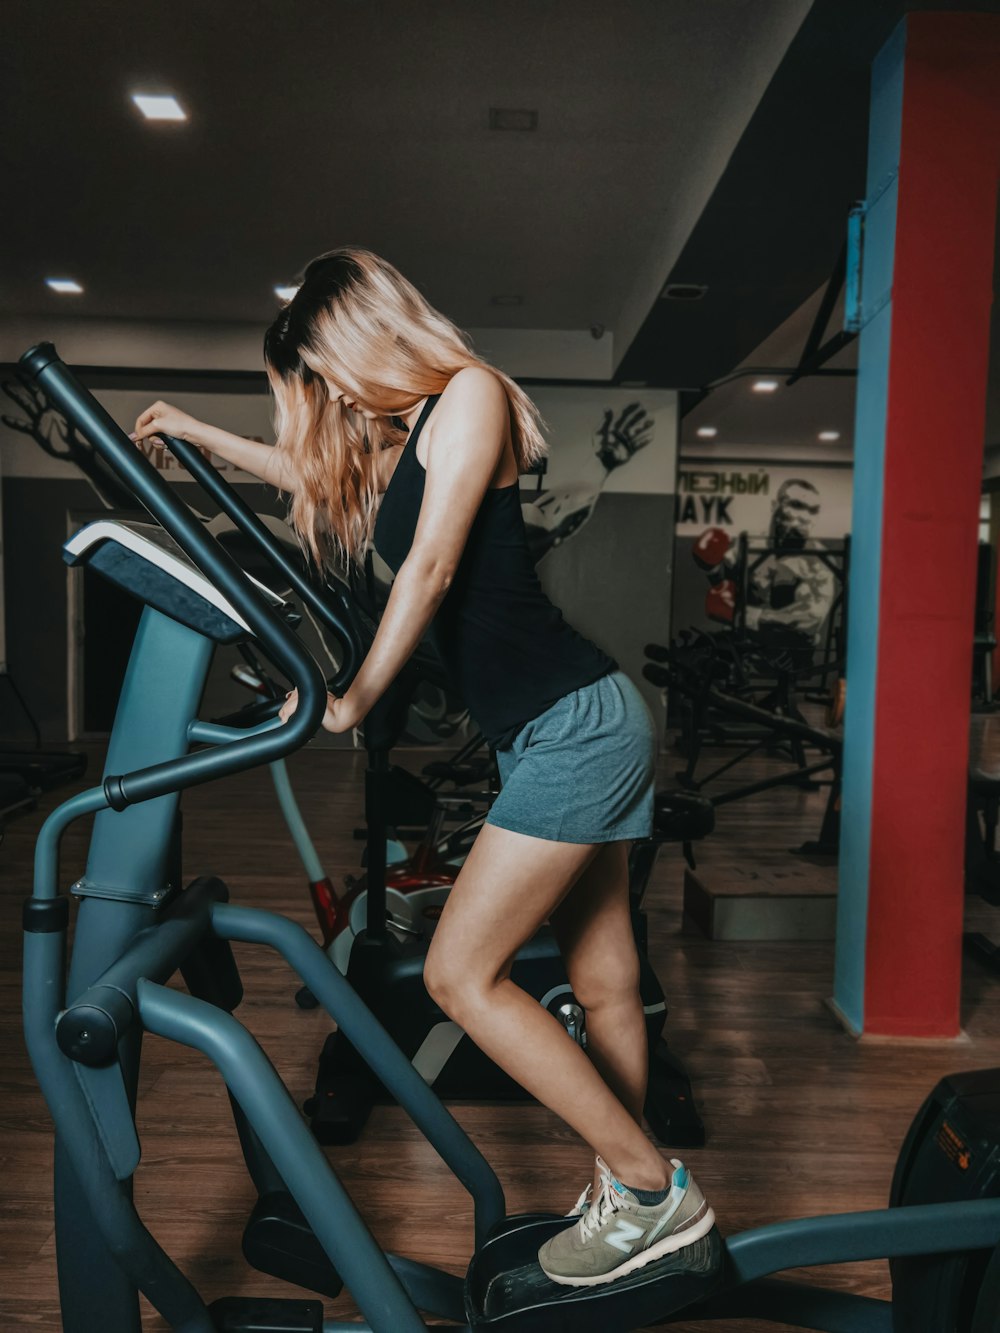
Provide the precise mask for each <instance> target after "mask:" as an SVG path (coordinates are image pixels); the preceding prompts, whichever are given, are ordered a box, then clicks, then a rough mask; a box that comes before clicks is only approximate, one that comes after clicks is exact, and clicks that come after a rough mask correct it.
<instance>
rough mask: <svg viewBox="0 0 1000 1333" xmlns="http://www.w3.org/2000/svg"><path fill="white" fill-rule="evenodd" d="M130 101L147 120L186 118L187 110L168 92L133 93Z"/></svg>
mask: <svg viewBox="0 0 1000 1333" xmlns="http://www.w3.org/2000/svg"><path fill="white" fill-rule="evenodd" d="M132 101H133V102H134V103H135V104H136V106H137V107H138V108H139V110H140V111H141V112H142V114H143V115H144V116H145V117H146V119H147V120H187V112H186V111H185V110H184V108H183V107H182V106H181V104H180V102H178V100H177V98H176V97H172V96H171V95H170V94H169V93H133V94H132Z"/></svg>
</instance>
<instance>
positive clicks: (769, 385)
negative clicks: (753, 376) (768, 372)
mask: <svg viewBox="0 0 1000 1333" xmlns="http://www.w3.org/2000/svg"><path fill="white" fill-rule="evenodd" d="M777 387H778V381H777V380H754V382H753V391H754V393H774V391H775V389H776V388H777Z"/></svg>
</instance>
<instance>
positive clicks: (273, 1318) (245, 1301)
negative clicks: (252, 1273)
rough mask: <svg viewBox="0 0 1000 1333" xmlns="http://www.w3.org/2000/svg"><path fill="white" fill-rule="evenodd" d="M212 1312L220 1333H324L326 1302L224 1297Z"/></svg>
mask: <svg viewBox="0 0 1000 1333" xmlns="http://www.w3.org/2000/svg"><path fill="white" fill-rule="evenodd" d="M208 1312H209V1314H210V1315H211V1316H212V1321H213V1323H214V1324H215V1327H216V1329H218V1333H323V1302H322V1301H282V1300H273V1299H270V1298H268V1297H263V1296H258V1297H242V1296H224V1297H223V1298H222V1299H221V1300H218V1301H213V1302H212V1304H211V1305H210V1306H209V1307H208Z"/></svg>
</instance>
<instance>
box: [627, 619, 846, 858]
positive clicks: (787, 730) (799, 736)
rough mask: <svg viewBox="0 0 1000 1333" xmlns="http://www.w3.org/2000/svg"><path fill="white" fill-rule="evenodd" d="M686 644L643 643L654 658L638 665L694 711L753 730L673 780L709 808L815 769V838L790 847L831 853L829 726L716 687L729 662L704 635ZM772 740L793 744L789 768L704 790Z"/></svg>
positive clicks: (833, 817)
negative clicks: (704, 771) (726, 752)
mask: <svg viewBox="0 0 1000 1333" xmlns="http://www.w3.org/2000/svg"><path fill="white" fill-rule="evenodd" d="M691 647H692V645H687V644H686V645H680V646H673V647H671V648H665V647H660V646H659V645H657V644H648V645H647V647H646V653H647V656H649V657H651V658H653V659H654V660H652V661H649V662H647V663H646V665H645V666H644V667H643V675H644V676H645V677H646V679H647V680H649V681H650V682H652V684H654V685H658V686H659V687H660V688H661V689H670V690H674V691H676V692H677V693H679V694H681V695H683V696H684V697H685V699H687V700H689V701H690V703H691V707H692V709H693V711H694V713H695V714H696V715H704V714H705V713H707V712H708V710H710V709H711V710H715V711H716V712H717V713H720V714H723V715H725V716H727V717H732V718H735V719H738V720H739V721H741V722H745V723H749V724H750V725H751V726H753V727H754V728H756V729H757V733H758V736H757V738H756V739H753V740H751V741H749V743H748V744H747V746H746V748H745V749H743V750H741V751H740V752H739V753H738V754H737V755H736V756H735V757H734V758H732V759H730V760H729V761H727V762H726V763H724V764H722V765H721V766H720V767H719V768H717V769H715V770H714V771H713V772H712V773H710V774H708V775H707V776H705V777H703V778H701V779H700V780H697V781H696V780H695V779H694V778H693V777H692V776H691V770H690V765H689V768H688V770H686V771H685V772H684V773H681V774H678V779H679V781H680V782H681V783H682V785H683V786H684V787H685V788H693V789H694V790H695V791H697V792H698V793H699V794H701V795H702V796H705V797H707V798H708V799H709V800H710V801H711V803H712V805H713V806H714V807H715V808H718V807H720V806H723V805H729V804H731V803H732V802H733V801H740V800H743V799H744V798H745V797H747V796H756V795H758V794H759V793H760V792H765V791H771V790H773V789H774V788H775V787H787V786H801V785H802V784H803V783H804V782H809V783H816V782H817V780H818V779H819V778H820V775H821V774H829V777H827V778H825V779H822V784H821V785H827V786H828V788H829V790H828V793H827V800H826V805H825V807H824V811H823V819H822V824H821V827H820V832H819V837H818V838H816V839H810V840H808V841H806V842H804V843H803V844H802V845H801V846H800V847H797V848H795V852H796V854H797V855H800V856H816V857H824V858H827V857H836V856H837V855H838V851H839V844H840V792H841V771H842V761H843V739H842V737H841V736H840V735H839V734H838V733H836V732H833V731H828V730H824V729H821V728H819V727H815V726H812V725H810V724H809V723H808V722H806V721H805V720H804V719H802V718H801V716H786V715H785V714H783V713H780V712H774V711H771V710H769V709H765V708H762V707H760V706H759V705H758V704H756V703H752V702H750V701H748V700H747V699H745V698H741V697H739V696H738V695H735V694H731V693H729V692H728V691H727V690H724V689H722V688H720V686H719V682H720V680H721V681H728V680H729V678H730V673H729V665H728V662H727V660H726V658H725V656H724V655H722V654H720V653H719V651H718V649H717V646H716V645H715V644H714V643H713V642H712V640H711V639H710V638H709V636H702V641H700V642H699V643H697V644H696V645H694V647H695V648H696V651H694V652H692V651H690V649H691ZM775 740H779V741H788V742H790V743H791V744H792V745H793V746H795V747H797V751H796V753H797V757H796V758H795V759H794V760H793V764H792V766H791V767H790V768H786V769H783V770H782V771H781V772H780V773H773V774H771V775H770V776H768V777H766V778H760V779H758V780H757V781H755V782H748V783H744V784H743V785H742V786H739V787H729V788H726V789H724V790H722V791H719V792H707V791H706V790H705V788H706V787H707V786H708V784H709V783H711V782H712V781H714V780H715V779H716V778H718V777H720V776H721V775H722V774H723V773H725V772H728V771H729V770H730V769H732V768H733V767H734V766H735V765H736V764H738V763H740V762H742V761H743V760H745V759H747V758H748V757H749V756H750V755H751V754H754V753H756V752H757V751H758V750H760V749H762V748H763V747H764V746H765V745H767V744H769V743H772V744H773V742H774V741H775ZM805 746H809V747H811V748H813V749H815V750H817V751H819V758H817V759H812V758H809V757H807V756H806V754H805V749H804V747H805Z"/></svg>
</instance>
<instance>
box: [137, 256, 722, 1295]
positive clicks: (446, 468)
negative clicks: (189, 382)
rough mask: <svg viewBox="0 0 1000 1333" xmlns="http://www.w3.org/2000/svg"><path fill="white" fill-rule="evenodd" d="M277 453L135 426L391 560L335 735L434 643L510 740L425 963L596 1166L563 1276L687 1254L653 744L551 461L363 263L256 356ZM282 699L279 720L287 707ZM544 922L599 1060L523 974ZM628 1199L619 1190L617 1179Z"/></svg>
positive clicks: (444, 330)
mask: <svg viewBox="0 0 1000 1333" xmlns="http://www.w3.org/2000/svg"><path fill="white" fill-rule="evenodd" d="M264 355H265V360H266V364H267V371H268V377H269V379H270V382H271V387H272V389H273V391H274V396H275V400H276V404H277V412H276V426H277V437H278V438H277V446H276V447H275V448H273V449H272V448H271V447H269V446H267V445H261V444H255V443H253V442H251V441H247V440H244V439H240V438H239V437H237V436H233V435H230V434H228V433H227V432H225V431H222V430H219V429H217V428H215V427H213V426H208V425H205V424H204V423H202V422H198V421H194V420H193V419H191V418H190V417H188V416H186V415H184V414H183V413H181V412H179V411H177V410H176V409H175V408H172V407H170V406H169V405H167V404H165V403H156V404H154V406H153V407H151V408H149V409H148V411H146V412H144V413H143V414H142V416H141V417H140V418H139V419H138V421H137V422H136V428H135V434H136V438H137V439H148V438H150V437H152V436H155V435H156V433H157V432H163V433H165V434H169V435H177V436H181V437H182V438H185V439H188V440H191V441H192V442H193V443H195V444H197V445H200V446H202V447H204V448H206V449H209V450H211V451H212V452H213V453H215V454H218V455H219V456H220V457H221V458H223V459H225V460H227V461H228V462H230V463H232V464H233V465H234V466H236V467H239V468H242V469H244V470H245V471H248V472H251V473H253V474H255V475H256V476H258V477H261V478H262V479H263V480H265V481H268V482H271V483H272V484H274V485H275V486H278V487H280V488H281V489H282V490H285V491H288V492H290V494H291V496H292V503H291V517H292V521H293V523H294V526H295V528H296V530H297V531H298V533H299V536H300V539H301V540H302V541H303V543H304V544H305V546H306V547H307V549H308V550H309V552H310V553H311V555H312V556H313V558H314V559H315V560H317V561H318V562H322V561H324V560H326V559H328V558H329V557H330V556H331V555H335V554H339V555H342V556H347V557H348V558H358V557H360V556H361V555H362V554H363V552H364V551H365V549H366V547H367V546H368V544H369V543H371V542H374V545H375V547H376V549H377V550H378V552H379V554H380V555H381V556H382V557H383V558H384V559H385V561H386V562H387V563H388V564H389V566H390V567H391V568H392V569H393V571H394V573H395V576H396V577H395V581H394V583H393V585H392V591H391V594H390V596H389V600H388V604H387V605H386V608H385V612H384V614H383V616H382V620H381V623H380V625H379V628H378V633H377V635H376V636H375V639H374V642H373V643H372V646H371V648H370V650H369V652H368V655H367V657H366V658H365V661H364V663H363V665H362V667H361V669H360V671H359V672H358V674H357V677H356V678H355V680H354V682H353V683H352V684H351V686H350V688H349V689H348V691H347V692H346V694H345V695H344V696H343V698H339V699H338V698H334V697H333V696H331V697H330V699H329V702H328V707H327V713H326V718H325V721H324V726H325V727H326V728H327V729H328V730H329V731H334V732H344V731H349V730H350V729H351V728H352V727H355V726H357V725H358V724H359V723H360V722H361V721H362V720H363V719H364V717H365V715H366V714H367V712H368V711H369V709H370V708H371V707H372V705H373V704H374V703H375V701H376V700H377V699H378V698H379V697H380V696H381V694H382V693H383V692H384V691H385V690H386V689H387V688H388V686H389V685H390V683H391V682H392V680H393V678H394V677H395V676H396V674H397V673H398V672H399V671H400V669H401V668H402V666H403V665H404V663H405V662H406V661H407V659H408V658H409V656H410V654H411V653H412V652H413V651H414V649H415V648H416V646H417V644H418V643H419V642H420V639H421V637H422V636H423V635H424V633H425V631H427V630H428V629H429V628H430V629H431V631H432V633H433V636H434V638H435V641H436V643H437V646H438V649H439V651H440V653H441V655H442V657H443V659H444V662H445V664H446V666H447V668H448V670H449V673H450V675H451V676H452V677H453V680H454V684H455V687H456V689H457V690H458V692H459V694H460V696H461V697H462V698H463V699H464V700H465V702H466V704H467V705H468V707H469V710H470V712H471V713H472V716H473V718H474V719H475V721H476V722H477V724H478V725H479V726H480V727H481V729H482V731H483V733H484V735H485V736H486V737H487V739H488V740H489V741H490V742H491V743H492V744H493V745H494V747H495V748H496V753H497V762H498V765H499V768H500V775H501V779H502V784H503V785H502V790H501V792H500V795H499V797H498V798H497V800H496V802H495V804H494V805H493V807H492V810H491V812H490V814H489V816H488V818H487V821H486V824H485V825H484V827H483V829H482V831H481V833H480V834H479V836H478V838H477V839H476V842H475V844H474V846H473V848H472V851H471V852H470V854H469V857H468V859H467V861H466V862H465V865H464V866H463V868H462V871H461V873H460V874H459V876H458V879H457V881H456V883H455V886H454V888H453V889H452V892H451V894H450V895H449V897H448V901H447V905H446V906H445V908H444V911H443V913H442V915H441V919H440V922H439V924H438V927H437V929H436V931H435V934H434V939H433V942H432V944H431V947H430V950H429V952H428V954H427V960H426V966H425V969H424V979H425V982H426V985H427V989H428V991H429V992H430V994H431V995H432V996H433V998H434V1000H435V1001H436V1002H437V1003H438V1005H440V1007H441V1008H442V1009H443V1010H444V1012H445V1013H446V1014H448V1015H449V1016H450V1017H451V1018H452V1019H454V1021H455V1022H456V1023H458V1024H459V1025H460V1026H461V1027H462V1028H463V1029H464V1030H465V1031H466V1032H467V1033H468V1034H469V1036H470V1037H471V1038H472V1039H473V1041H475V1042H476V1043H477V1045H479V1046H480V1047H481V1048H482V1050H483V1051H485V1053H486V1054H487V1055H488V1056H489V1057H490V1058H491V1059H492V1060H494V1061H495V1062H496V1063H497V1064H498V1065H500V1066H501V1067H502V1068H503V1069H504V1070H506V1071H507V1073H508V1074H510V1075H511V1076H512V1077H513V1078H514V1079H516V1080H517V1082H518V1083H520V1084H521V1085H522V1087H524V1088H525V1089H526V1090H527V1091H528V1092H529V1093H531V1094H532V1095H533V1096H535V1097H537V1098H538V1100H539V1101H541V1102H543V1103H544V1104H545V1105H546V1106H548V1107H550V1108H551V1109H552V1110H553V1111H555V1112H556V1114H557V1115H560V1116H561V1117H562V1118H563V1120H565V1121H566V1122H567V1123H568V1124H569V1125H570V1126H571V1127H572V1128H573V1129H575V1130H576V1131H577V1132H578V1133H579V1134H580V1135H581V1136H582V1137H583V1138H584V1139H585V1140H586V1141H587V1142H588V1143H589V1144H590V1145H591V1146H592V1147H593V1149H594V1150H595V1153H596V1167H595V1175H594V1180H593V1183H592V1185H591V1186H588V1187H587V1189H586V1190H585V1191H584V1193H583V1194H582V1195H581V1197H580V1201H579V1202H578V1204H577V1206H576V1208H575V1209H574V1212H573V1214H572V1215H571V1216H573V1217H574V1218H578V1220H575V1221H574V1223H573V1224H572V1225H571V1226H569V1227H568V1228H567V1229H566V1230H565V1231H563V1232H561V1233H559V1234H558V1235H557V1236H555V1237H554V1238H553V1239H551V1240H549V1241H548V1242H546V1244H545V1245H544V1246H543V1247H542V1249H541V1251H540V1253H539V1261H540V1263H541V1266H542V1268H543V1270H544V1271H545V1273H546V1274H547V1275H548V1276H549V1277H550V1278H551V1279H552V1280H553V1281H555V1282H558V1283H563V1284H566V1285H573V1286H589V1285H593V1284H598V1283H604V1282H610V1281H613V1280H615V1279H616V1278H618V1277H621V1276H623V1275H624V1274H625V1273H628V1272H631V1271H632V1270H633V1269H635V1268H638V1267H640V1266H642V1265H644V1264H646V1263H648V1262H650V1261H651V1260H653V1259H655V1258H658V1257H660V1256H661V1255H663V1254H666V1253H669V1252H672V1251H675V1250H678V1249H681V1248H682V1247H683V1246H685V1245H687V1244H690V1243H692V1242H693V1241H695V1240H697V1239H698V1238H699V1237H700V1236H703V1235H704V1234H705V1233H706V1232H707V1231H708V1230H709V1229H710V1228H711V1226H712V1224H713V1221H714V1218H713V1214H712V1210H711V1209H710V1208H709V1206H708V1204H707V1203H706V1201H705V1199H704V1197H703V1195H702V1193H701V1191H700V1190H699V1189H698V1187H697V1185H696V1184H695V1183H694V1181H693V1180H692V1178H691V1176H690V1174H689V1173H688V1172H687V1170H686V1169H685V1168H684V1167H683V1165H682V1164H681V1163H680V1162H677V1161H672V1162H671V1163H670V1165H669V1166H668V1164H667V1163H665V1162H664V1160H663V1158H662V1157H661V1155H660V1153H659V1152H658V1151H657V1150H656V1148H655V1147H654V1146H653V1145H652V1144H651V1143H650V1141H649V1139H648V1138H647V1137H646V1135H645V1133H644V1131H643V1129H642V1107H643V1103H644V1100H645V1091H646V1075H647V1048H646V1031H645V1024H644V1019H643V1011H642V1004H641V1001H640V998H639V989H638V979H639V961H638V957H637V954H636V946H635V940H634V937H633V933H632V923H631V918H630V913H629V897H628V864H627V854H628V844H629V842H630V841H631V840H633V839H635V838H640V837H645V836H648V834H649V833H650V831H651V823H652V797H653V769H654V754H655V736H654V731H653V725H652V719H651V717H650V714H649V710H648V709H647V708H646V705H645V703H644V702H643V700H642V697H641V696H640V694H639V693H638V691H637V690H636V688H635V686H634V685H633V684H632V682H631V681H630V680H629V679H628V677H626V676H625V675H624V674H623V673H622V672H621V671H620V670H618V668H617V665H616V664H615V662H614V661H613V660H612V659H611V658H610V657H608V656H607V654H606V653H604V652H602V651H601V649H600V648H598V647H597V646H596V645H594V644H593V643H591V642H590V641H589V640H587V639H585V638H583V637H582V636H581V635H579V634H578V633H576V631H575V630H573V629H572V628H571V627H570V626H569V625H568V624H567V623H566V622H565V620H564V619H563V618H562V615H561V614H560V612H559V611H558V610H557V609H556V608H555V607H554V606H553V605H552V604H551V603H550V602H549V601H548V599H547V598H546V597H545V595H544V593H543V592H542V590H541V587H540V585H539V582H538V579H537V577H536V575H535V571H534V566H533V564H532V562H531V559H530V556H529V553H528V548H527V544H526V540H525V533H524V524H523V520H522V518H521V510H520V502H519V491H518V475H519V473H521V472H522V471H524V470H525V469H526V468H527V467H528V466H530V465H531V464H532V463H533V462H535V461H536V460H537V459H538V458H540V457H541V455H542V454H543V452H544V443H543V440H542V436H541V432H540V429H539V423H538V417H537V414H536V412H535V409H534V408H533V406H532V404H531V402H530V401H529V400H528V398H527V397H526V396H525V394H524V393H523V392H522V391H521V390H520V389H519V388H518V387H517V385H516V384H514V382H513V381H512V380H510V379H509V378H508V377H507V376H506V375H503V374H502V373H500V372H499V371H497V370H495V369H493V368H492V367H490V366H487V365H486V364H485V363H484V362H483V361H481V360H480V359H479V358H477V357H476V356H475V355H473V353H472V352H471V351H470V350H469V348H468V347H467V345H466V343H465V342H464V340H463V338H462V336H461V335H460V333H459V332H458V330H457V329H456V328H455V326H454V325H453V324H451V323H450V321H448V320H447V319H445V317H444V316H443V315H441V314H439V313H438V312H437V311H436V310H434V309H432V308H431V307H430V306H429V305H428V303H427V302H426V301H425V300H424V299H423V297H422V296H421V295H420V293H419V292H418V291H417V290H416V289H415V288H414V287H413V286H412V285H411V284H410V283H409V282H407V281H406V280H405V279H404V278H403V277H402V276H401V275H400V274H399V273H398V272H397V271H396V270H395V269H394V268H393V267H392V266H391V265H390V264H388V263H386V262H385V261H384V260H382V259H380V258H378V257H377V256H376V255H373V254H371V253H370V252H368V251H365V250H361V249H355V248H348V249H341V250H335V251H332V252H330V253H329V254H326V255H323V256H321V257H320V258H319V259H316V260H314V261H313V262H312V263H311V264H310V265H309V267H308V268H307V269H306V271H305V276H304V279H303V282H302V285H301V287H300V288H299V290H298V292H297V293H296V295H295V297H294V299H293V300H292V301H291V302H290V303H289V304H288V305H287V306H285V307H284V308H283V309H282V311H281V313H280V314H279V315H278V317H277V319H275V321H274V323H273V324H272V325H271V327H270V329H268V331H267V335H266V337H265V340H264ZM295 702H296V700H295V697H294V695H293V696H290V698H289V700H288V702H287V704H286V706H285V708H284V710H283V716H284V717H286V718H287V716H289V714H290V713H291V712H292V711H293V709H294V707H295ZM546 921H548V922H550V923H551V926H552V928H553V930H554V931H555V934H556V936H557V939H558V942H559V946H560V949H561V950H562V954H563V957H564V959H565V963H566V969H567V972H568V975H569V981H570V983H571V985H572V987H573V991H574V994H575V995H576V997H577V999H578V1001H579V1002H580V1004H581V1005H582V1006H583V1008H584V1009H585V1011H586V1015H587V1039H588V1050H587V1053H585V1052H584V1051H583V1050H582V1049H581V1047H580V1046H579V1045H577V1044H576V1042H574V1041H573V1040H572V1039H571V1038H570V1037H569V1035H568V1034H567V1033H566V1031H565V1029H564V1028H563V1027H562V1025H561V1024H560V1023H559V1021H558V1020H557V1019H556V1018H555V1017H554V1016H553V1015H551V1014H549V1013H548V1012H546V1011H545V1010H544V1009H542V1008H541V1006H540V1005H539V1004H538V1003H537V1002H536V1001H535V1000H534V999H532V998H531V997H530V996H528V995H527V994H525V992H523V991H522V990H520V989H519V988H518V987H517V986H515V985H514V983H513V982H512V981H511V980H510V976H509V973H510V969H511V963H512V960H513V958H514V956H515V954H516V953H517V951H518V949H519V948H520V946H521V945H522V944H523V943H524V942H525V941H526V940H528V939H529V938H530V937H531V936H532V935H533V934H534V933H535V931H536V930H537V929H538V928H539V926H541V925H542V924H543V922H546ZM624 1182H627V1183H624Z"/></svg>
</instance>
